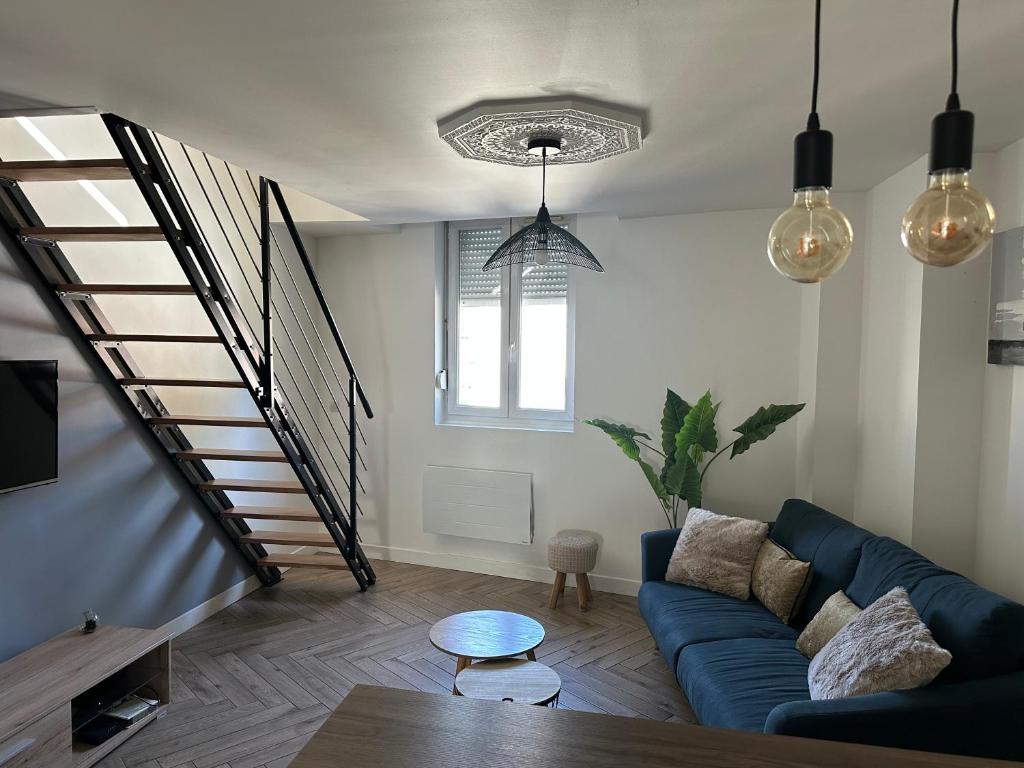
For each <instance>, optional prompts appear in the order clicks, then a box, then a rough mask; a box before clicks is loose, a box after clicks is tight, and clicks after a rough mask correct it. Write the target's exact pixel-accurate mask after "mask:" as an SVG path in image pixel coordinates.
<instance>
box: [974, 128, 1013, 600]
mask: <svg viewBox="0 0 1024 768" xmlns="http://www.w3.org/2000/svg"><path fill="white" fill-rule="evenodd" d="M993 165H994V168H993V172H992V176H994V182H993V183H992V185H991V188H990V190H989V193H990V195H991V196H992V202H993V205H994V206H995V208H996V229H997V231H1000V232H1004V231H1006V230H1010V229H1015V228H1017V227H1021V226H1024V140H1021V141H1018V142H1016V143H1014V144H1011V145H1010V146H1008V147H1006V148H1005V149H1003V150H1001V151H1000V152H998V153H996V155H995V161H994V164H993ZM981 424H982V442H981V454H980V455H981V462H980V464H981V467H980V483H979V493H978V516H977V542H976V547H977V550H976V551H977V566H976V570H975V575H976V576H977V578H978V580H979V581H981V582H982V583H984V584H986V585H988V586H991V587H992V588H993V589H996V590H999V591H1000V592H1003V593H1005V594H1007V595H1010V596H1011V597H1014V598H1016V599H1018V600H1024V558H1022V557H1021V554H1020V553H1021V551H1022V549H1024V471H1022V469H1021V468H1022V467H1024V368H1020V367H1019V366H1009V365H987V366H985V368H984V407H983V410H982V414H981Z"/></svg>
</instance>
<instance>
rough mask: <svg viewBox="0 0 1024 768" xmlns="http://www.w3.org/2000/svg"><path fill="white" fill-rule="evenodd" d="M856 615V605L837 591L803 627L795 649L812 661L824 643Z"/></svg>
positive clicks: (858, 610) (843, 593)
mask: <svg viewBox="0 0 1024 768" xmlns="http://www.w3.org/2000/svg"><path fill="white" fill-rule="evenodd" d="M858 613H860V608H858V607H857V604H856V603H855V602H853V601H852V600H851V599H850V598H848V597H847V596H846V593H845V592H843V591H842V590H839V591H838V592H836V593H835V594H834V595H832V597H830V598H829V599H828V600H826V601H825V603H824V604H823V605H822V606H821V608H820V609H819V610H818V612H817V613H816V614H814V618H813V619H811V620H810V622H809V623H808V624H807V626H806V627H804V631H803V632H801V633H800V637H798V638H797V639H796V649H797V650H798V651H800V653H802V654H803V655H804V656H806V657H807V658H808V659H813V658H814V657H815V656H817V655H818V651H820V650H821V649H822V648H824V647H825V643H827V642H828V641H829V640H831V639H832V638H833V637H835V636H836V634H837V633H838V632H839V630H840V629H842V628H843V627H845V626H846V625H847V624H849V623H850V621H851V620H852V619H853V617H854V616H856V615H857V614H858Z"/></svg>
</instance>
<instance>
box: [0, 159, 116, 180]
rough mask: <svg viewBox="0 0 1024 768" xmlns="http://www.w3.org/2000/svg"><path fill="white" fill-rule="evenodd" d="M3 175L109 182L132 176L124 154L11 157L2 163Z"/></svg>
mask: <svg viewBox="0 0 1024 768" xmlns="http://www.w3.org/2000/svg"><path fill="white" fill-rule="evenodd" d="M0 177H2V178H5V179H13V180H14V181H78V180H79V179H89V180H91V181H106V180H111V179H130V178H131V177H132V174H131V172H130V171H129V170H128V164H127V163H125V161H124V160H123V159H122V158H120V157H111V158H103V159H98V160H8V161H7V162H0Z"/></svg>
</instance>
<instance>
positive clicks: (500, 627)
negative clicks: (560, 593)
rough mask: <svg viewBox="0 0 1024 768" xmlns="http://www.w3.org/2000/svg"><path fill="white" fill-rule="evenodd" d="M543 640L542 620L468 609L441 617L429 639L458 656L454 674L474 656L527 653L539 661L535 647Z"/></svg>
mask: <svg viewBox="0 0 1024 768" xmlns="http://www.w3.org/2000/svg"><path fill="white" fill-rule="evenodd" d="M543 640H544V627H542V626H541V625H540V622H538V621H536V620H535V619H531V618H530V617H529V616H523V615H522V614H519V613H511V612H509V611H468V612H466V613H456V614H455V615H454V616H449V617H448V618H445V619H441V621H439V622H437V624H435V625H434V626H432V627H431V628H430V642H431V643H432V644H433V646H434V647H435V648H437V650H439V651H441V652H443V653H447V654H448V655H449V656H454V657H455V658H456V664H455V674H456V675H458V674H459V672H461V671H462V670H464V669H465V668H466V667H468V666H469V665H470V664H471V663H472V662H473V660H474V659H481V660H489V659H507V658H509V657H510V656H522V655H523V654H525V655H526V658H527V659H529V660H530V661H536V660H537V657H536V656H535V655H534V649H535V648H536V647H537V646H538V645H540V644H541V642H543Z"/></svg>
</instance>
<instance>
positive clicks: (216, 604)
mask: <svg viewBox="0 0 1024 768" xmlns="http://www.w3.org/2000/svg"><path fill="white" fill-rule="evenodd" d="M363 551H364V552H366V554H367V556H369V557H372V558H375V559H377V560H390V561H394V562H396V563H411V564H412V565H431V566H434V567H436V568H448V569H449V570H453V571H468V572H470V573H486V574H488V575H490V576H508V577H509V578H513V579H526V580H527V581H539V582H542V583H546V584H550V583H551V582H553V581H554V580H555V574H554V573H553V572H552V571H551V570H550V569H548V568H544V567H541V566H539V565H529V564H527V563H511V562H508V561H506V560H491V559H489V558H486V557H473V556H471V555H455V554H450V553H445V552H427V551H426V550H421V549H407V548H405V547H387V546H383V545H381V544H363ZM315 552H336V550H333V549H328V548H326V547H298V548H296V549H295V550H294V551H293V552H292V553H291V554H313V553H315ZM287 570H288V569H287V568H282V569H281V571H282V572H284V571H287ZM589 575H590V585H591V586H592V587H593V588H594V589H596V590H600V591H602V592H612V593H614V594H617V595H629V596H630V597H633V596H635V595H636V593H637V590H638V589H639V588H640V582H639V581H637V580H634V579H623V578H619V577H618V576H602V575H601V574H598V573H591V574H589ZM571 579H572V577H570V583H571ZM260 586H261V584H260V580H259V577H258V576H256V575H255V574H253V575H252V576H250V577H249V578H247V579H245V580H244V581H240V582H238V583H237V584H235V585H233V586H231V587H228V588H227V589H225V590H224V591H223V592H221V593H220V594H219V595H214V596H213V597H211V598H210V599H209V600H207V601H206V602H205V603H201V604H199V605H197V606H196V607H195V608H193V609H192V610H190V611H186V612H185V613H183V614H181V615H180V616H178V617H177V618H174V619H171V620H170V621H168V622H167V623H166V624H164V625H163V626H162V627H160V630H161V631H162V632H169V633H170V634H171V636H172V637H174V636H177V635H180V634H181V633H182V632H187V631H188V630H190V629H192V627H194V626H196V625H197V624H201V623H202V622H204V621H206V619H208V618H210V617H211V616H213V615H214V614H215V613H217V612H218V611H222V610H224V609H225V608H227V607H228V606H229V605H231V604H232V603H237V602H238V601H239V600H241V599H242V598H243V597H245V596H246V595H248V594H249V593H250V592H255V591H256V590H257V589H259V588H260Z"/></svg>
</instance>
